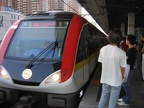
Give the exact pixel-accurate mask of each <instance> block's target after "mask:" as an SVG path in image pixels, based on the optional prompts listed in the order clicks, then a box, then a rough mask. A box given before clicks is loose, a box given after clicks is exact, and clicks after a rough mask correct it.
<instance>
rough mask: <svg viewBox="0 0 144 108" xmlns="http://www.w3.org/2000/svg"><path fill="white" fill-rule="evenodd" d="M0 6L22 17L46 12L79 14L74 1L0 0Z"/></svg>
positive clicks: (78, 6) (77, 5)
mask: <svg viewBox="0 0 144 108" xmlns="http://www.w3.org/2000/svg"><path fill="white" fill-rule="evenodd" d="M0 6H10V7H13V8H14V9H15V10H17V11H18V12H20V13H22V14H24V15H27V14H31V13H33V12H38V11H48V10H63V11H70V12H76V13H80V10H81V9H80V8H81V7H80V5H79V3H78V2H77V1H76V0H0Z"/></svg>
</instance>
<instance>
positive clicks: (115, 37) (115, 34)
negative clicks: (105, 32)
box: [109, 29, 122, 46]
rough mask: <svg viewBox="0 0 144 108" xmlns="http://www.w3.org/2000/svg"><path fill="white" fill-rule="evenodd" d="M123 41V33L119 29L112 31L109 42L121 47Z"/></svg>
mask: <svg viewBox="0 0 144 108" xmlns="http://www.w3.org/2000/svg"><path fill="white" fill-rule="evenodd" d="M121 40H122V32H121V31H120V30H119V29H114V30H111V31H110V33H109V42H110V43H112V44H116V45H118V46H119V44H120V41H121Z"/></svg>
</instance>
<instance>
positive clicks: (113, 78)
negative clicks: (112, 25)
mask: <svg viewBox="0 0 144 108" xmlns="http://www.w3.org/2000/svg"><path fill="white" fill-rule="evenodd" d="M121 38H122V33H121V31H120V30H116V29H115V30H112V31H111V32H110V34H109V43H110V44H108V45H106V46H104V47H102V48H101V50H100V54H99V58H98V61H99V62H100V63H102V74H101V80H100V81H101V83H102V84H103V85H102V95H101V99H100V102H99V106H98V108H105V106H106V102H107V100H108V98H109V96H110V99H109V108H116V105H117V100H118V98H119V93H120V90H121V85H122V82H123V78H124V69H125V67H126V65H127V62H126V53H125V52H124V51H123V50H121V49H120V48H119V47H118V45H119V43H120V41H121Z"/></svg>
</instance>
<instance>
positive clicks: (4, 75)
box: [0, 66, 9, 80]
mask: <svg viewBox="0 0 144 108" xmlns="http://www.w3.org/2000/svg"><path fill="white" fill-rule="evenodd" d="M0 78H3V79H7V80H8V79H9V74H8V72H7V70H6V69H5V68H4V67H3V66H0Z"/></svg>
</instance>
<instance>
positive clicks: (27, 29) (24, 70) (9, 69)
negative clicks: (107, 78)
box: [0, 17, 76, 106]
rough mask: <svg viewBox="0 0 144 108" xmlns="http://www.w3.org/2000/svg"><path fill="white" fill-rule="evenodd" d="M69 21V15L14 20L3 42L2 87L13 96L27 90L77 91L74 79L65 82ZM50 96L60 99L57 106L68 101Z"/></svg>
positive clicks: (0, 59) (59, 92)
mask: <svg viewBox="0 0 144 108" xmlns="http://www.w3.org/2000/svg"><path fill="white" fill-rule="evenodd" d="M69 23H70V20H66V19H65V20H62V19H57V18H50V19H47V18H43V19H42V18H37V17H35V19H29V18H26V19H23V20H20V21H19V22H17V23H16V24H14V25H13V26H12V27H11V28H10V30H9V31H8V32H7V34H6V35H9V36H6V37H4V40H3V42H2V46H1V52H2V54H1V57H0V61H1V66H0V87H1V88H0V91H1V92H3V93H4V94H6V95H10V96H8V97H9V98H10V99H11V100H12V99H13V98H14V97H13V94H17V96H16V97H20V96H22V95H23V94H24V92H40V93H49V94H67V93H70V92H74V91H76V85H75V84H74V83H72V82H73V81H72V79H69V80H68V81H66V82H64V83H61V70H60V69H61V65H62V55H63V48H64V45H65V44H64V42H65V38H66V34H67V29H68V26H69ZM19 91H20V92H19ZM23 91H24V92H23ZM27 94H28V93H27ZM5 97H6V96H5V95H3V97H2V98H5ZM56 97H61V96H56ZM47 98H48V99H49V100H48V102H49V103H50V104H51V102H57V105H56V106H59V103H61V104H63V101H64V100H59V99H55V100H53V99H52V98H53V97H52V96H51V95H48V97H47ZM18 100H19V99H18ZM61 104H60V105H61ZM61 106H65V104H64V105H61Z"/></svg>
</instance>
